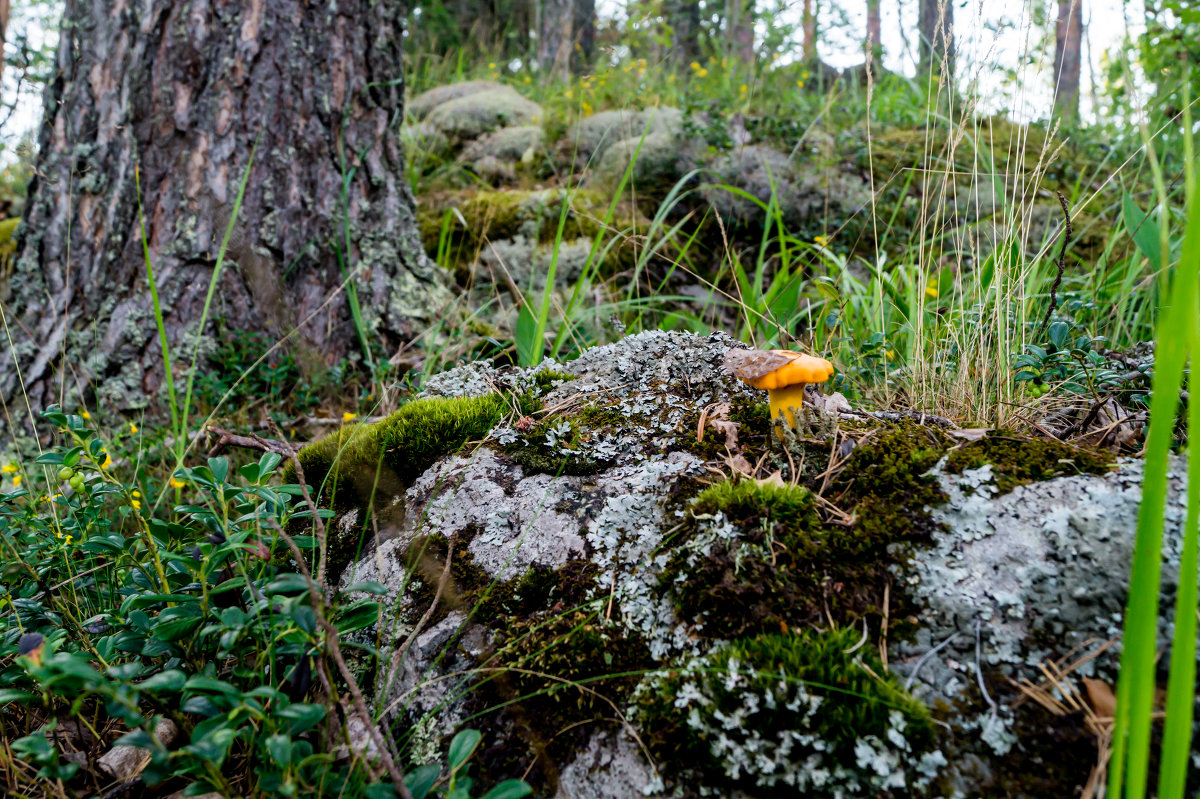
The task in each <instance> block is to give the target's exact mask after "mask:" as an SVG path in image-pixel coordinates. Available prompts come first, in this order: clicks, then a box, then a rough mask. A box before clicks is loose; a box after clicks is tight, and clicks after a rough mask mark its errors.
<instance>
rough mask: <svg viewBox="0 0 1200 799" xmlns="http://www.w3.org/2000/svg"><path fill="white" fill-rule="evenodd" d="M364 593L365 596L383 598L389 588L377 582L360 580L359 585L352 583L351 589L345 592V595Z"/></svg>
mask: <svg viewBox="0 0 1200 799" xmlns="http://www.w3.org/2000/svg"><path fill="white" fill-rule="evenodd" d="M356 591H358V592H362V593H364V594H375V595H376V596H383V595H384V594H386V593H387V592H388V590H387V586H386V585H384V584H383V583H380V582H376V581H375V580H359V581H358V582H357V583H351V585H350V587H349V588H346V589H345V590H344V593H347V594H352V593H354V592H356Z"/></svg>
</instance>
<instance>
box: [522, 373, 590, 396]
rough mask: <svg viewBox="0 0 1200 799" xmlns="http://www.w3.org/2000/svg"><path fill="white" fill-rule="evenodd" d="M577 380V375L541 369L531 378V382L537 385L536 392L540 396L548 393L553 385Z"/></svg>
mask: <svg viewBox="0 0 1200 799" xmlns="http://www.w3.org/2000/svg"><path fill="white" fill-rule="evenodd" d="M578 379H579V376H578V375H573V374H571V373H570V372H564V371H561V370H559V369H542V370H541V371H540V372H538V373H537V374H535V375H534V376H533V382H534V383H535V384H536V385H537V387H538V391H539V393H541V395H542V396H545V395H546V394H547V393H549V391H550V390H551V389H552V388H554V384H555V383H559V382H563V383H566V382H570V381H571V380H578Z"/></svg>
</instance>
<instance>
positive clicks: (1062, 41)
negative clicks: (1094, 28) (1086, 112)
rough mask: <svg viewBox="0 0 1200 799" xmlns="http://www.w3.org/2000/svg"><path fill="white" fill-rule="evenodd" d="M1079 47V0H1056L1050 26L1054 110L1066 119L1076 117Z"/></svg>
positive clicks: (1080, 24)
mask: <svg viewBox="0 0 1200 799" xmlns="http://www.w3.org/2000/svg"><path fill="white" fill-rule="evenodd" d="M1082 50H1083V0H1059V2H1058V23H1057V24H1056V25H1055V26H1054V110H1055V111H1056V112H1057V113H1058V115H1059V117H1060V118H1062V119H1063V120H1064V121H1067V122H1074V121H1075V120H1076V119H1078V117H1079V62H1080V53H1081V52H1082Z"/></svg>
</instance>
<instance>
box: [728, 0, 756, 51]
mask: <svg viewBox="0 0 1200 799" xmlns="http://www.w3.org/2000/svg"><path fill="white" fill-rule="evenodd" d="M726 19H727V20H728V22H729V41H730V45H731V46H732V52H730V55H731V56H732V57H734V58H737V59H740V60H741V61H744V62H746V63H750V62H752V61H753V60H754V0H729V14H728V16H727V17H726Z"/></svg>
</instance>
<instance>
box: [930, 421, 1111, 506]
mask: <svg viewBox="0 0 1200 799" xmlns="http://www.w3.org/2000/svg"><path fill="white" fill-rule="evenodd" d="M1115 462H1116V459H1115V458H1114V457H1113V456H1112V455H1110V454H1108V453H1106V452H1101V451H1098V450H1086V449H1080V448H1078V447H1072V446H1069V445H1067V444H1063V443H1062V442H1060V441H1050V440H1048V439H1037V438H1028V437H1026V436H1022V435H1020V434H1017V433H1011V432H1005V431H992V432H990V433H988V434H987V435H986V436H984V437H983V438H981V439H979V440H978V441H972V442H969V443H967V444H963V445H962V446H960V447H956V448H955V449H954V450H952V451H951V452H950V453H949V455H948V456H947V459H946V472H947V473H948V474H962V473H963V472H964V471H966V470H967V469H978V468H980V467H982V466H987V465H990V466H991V467H992V475H993V477H994V480H995V486H996V493H997V494H998V495H999V494H1007V493H1008V492H1009V491H1012V490H1013V489H1014V488H1016V487H1017V486H1021V485H1027V484H1029V483H1039V482H1042V481H1044V480H1052V479H1054V478H1055V477H1064V476H1068V475H1075V474H1106V473H1107V472H1108V471H1109V470H1110V469H1112V467H1113V465H1114V464H1115Z"/></svg>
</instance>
